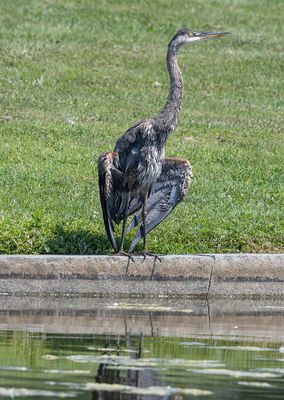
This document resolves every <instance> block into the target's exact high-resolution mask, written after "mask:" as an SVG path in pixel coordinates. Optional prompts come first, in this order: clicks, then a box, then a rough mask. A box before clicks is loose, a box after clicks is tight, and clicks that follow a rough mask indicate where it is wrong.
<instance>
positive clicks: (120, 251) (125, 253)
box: [116, 250, 134, 262]
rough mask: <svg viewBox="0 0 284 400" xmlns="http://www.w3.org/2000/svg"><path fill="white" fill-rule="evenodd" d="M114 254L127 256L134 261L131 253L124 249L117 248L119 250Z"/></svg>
mask: <svg viewBox="0 0 284 400" xmlns="http://www.w3.org/2000/svg"><path fill="white" fill-rule="evenodd" d="M116 256H124V257H128V261H130V260H131V261H132V262H134V258H133V257H132V255H131V254H130V253H127V252H126V251H123V250H119V251H118V252H117V253H116Z"/></svg>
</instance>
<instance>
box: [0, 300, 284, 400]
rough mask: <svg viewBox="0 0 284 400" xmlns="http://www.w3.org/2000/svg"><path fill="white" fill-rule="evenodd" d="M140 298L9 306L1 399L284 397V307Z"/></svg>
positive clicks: (1, 336)
mask: <svg viewBox="0 0 284 400" xmlns="http://www.w3.org/2000/svg"><path fill="white" fill-rule="evenodd" d="M89 305H90V304H89ZM111 306H112V307H111ZM138 306H139V305H136V306H133V305H132V306H131V307H130V306H129V305H128V306H127V307H124V306H123V304H122V303H112V304H97V305H96V306H94V307H93V306H92V307H93V308H92V309H89V310H87V304H86V307H85V308H84V307H83V306H82V304H81V305H80V307H81V308H78V303H77V306H76V304H71V303H70V304H69V305H68V306H67V305H66V302H65V303H64V307H63V308H64V309H62V307H59V308H57V309H56V308H52V307H51V308H50V309H48V310H47V309H41V310H39V309H35V308H33V309H32V308H31V309H29V310H28V309H27V308H25V309H24V310H20V309H17V310H15V309H14V310H13V309H12V306H11V307H9V310H4V309H3V308H2V310H1V311H0V327H1V329H2V330H0V397H1V398H21V397H24V398H26V399H27V398H33V399H35V398H50V399H52V398H54V399H55V398H77V399H101V400H103V399H113V400H115V399H131V400H132V399H133V400H135V399H137V400H138V399H141V400H142V399H175V400H181V399H192V398H204V399H205V398H208V399H216V400H217V399H230V400H232V399H248V400H252V399H283V398H284V343H283V334H282V330H283V320H284V319H283V318H284V308H281V307H282V306H281V305H279V304H278V305H277V306H275V307H276V308H274V309H272V308H271V307H272V306H271V305H270V308H267V307H266V306H265V305H263V304H255V308H254V309H252V307H250V309H249V310H247V308H238V309H239V312H238V313H236V312H235V311H232V310H233V308H234V307H233V308H232V305H230V307H229V308H227V311H226V312H225V313H222V312H221V310H220V308H219V307H217V305H216V304H215V307H216V308H215V310H216V311H214V312H212V311H211V312H210V307H208V304H206V307H205V308H203V307H202V306H200V304H199V305H198V306H196V304H190V302H189V303H188V304H183V305H181V306H180V308H178V307H177V306H175V307H174V308H173V305H171V306H169V305H167V306H165V309H164V310H163V309H162V306H161V305H156V306H155V307H154V308H153V305H151V306H149V309H148V308H147V305H145V304H144V305H143V307H141V310H139V307H138ZM238 307H239V305H238ZM277 307H278V308H277ZM15 308H17V307H15ZM83 308H84V310H83ZM113 308H115V310H113ZM213 308H214V305H211V310H212V309H213ZM189 310H191V312H189ZM257 310H258V311H257ZM268 310H269V311H268ZM149 319H150V322H149ZM102 322H103V323H102ZM79 328H81V331H80V329H79ZM91 330H92V332H91Z"/></svg>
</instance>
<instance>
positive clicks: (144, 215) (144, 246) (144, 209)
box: [142, 193, 162, 265]
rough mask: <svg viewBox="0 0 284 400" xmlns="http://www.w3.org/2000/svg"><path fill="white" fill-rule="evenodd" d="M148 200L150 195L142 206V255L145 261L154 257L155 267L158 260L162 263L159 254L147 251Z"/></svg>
mask: <svg viewBox="0 0 284 400" xmlns="http://www.w3.org/2000/svg"><path fill="white" fill-rule="evenodd" d="M147 198H148V193H146V195H145V196H144V202H143V206H142V227H143V251H142V254H143V256H144V260H145V258H146V256H152V257H154V258H155V261H154V265H155V264H156V260H159V261H160V262H162V260H161V258H160V257H159V255H158V254H155V253H151V252H150V251H148V250H147V234H146V217H147V211H146V203H147Z"/></svg>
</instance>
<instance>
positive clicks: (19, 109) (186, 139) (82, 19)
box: [0, 0, 284, 254]
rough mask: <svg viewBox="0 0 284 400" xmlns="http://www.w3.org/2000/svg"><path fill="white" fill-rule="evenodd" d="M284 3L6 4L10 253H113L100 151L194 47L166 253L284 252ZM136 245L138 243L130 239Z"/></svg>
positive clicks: (4, 210) (172, 143) (2, 98)
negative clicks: (193, 34) (199, 33)
mask: <svg viewBox="0 0 284 400" xmlns="http://www.w3.org/2000/svg"><path fill="white" fill-rule="evenodd" d="M283 14H284V2H283V0H273V1H271V0H251V1H248V0H234V1H231V0H223V1H221V0H214V1H210V2H204V1H202V0H194V1H184V0H175V1H167V0H159V1H152V0H145V1H142V0H141V1H136V2H133V1H126V0H124V1H122V0H120V1H117V0H113V1H108V0H105V1H103V0H96V1H94V0H82V1H77V0H61V1H60V0H59V1H57V0H45V1H44V0H21V1H18V0H13V1H10V2H9V1H4V0H0V253H61V254H102V253H110V252H111V247H110V245H109V243H108V241H107V239H106V235H105V231H104V226H103V221H102V214H101V210H100V203H99V195H98V183H97V159H98V156H99V154H100V153H102V152H107V151H111V150H112V149H113V147H114V143H115V141H116V139H117V137H118V136H120V135H121V134H122V133H123V132H124V131H125V130H126V129H127V128H129V127H130V126H131V125H132V124H134V123H135V122H136V121H137V120H139V119H141V118H143V117H147V116H151V115H153V114H156V113H157V112H158V111H159V110H160V109H161V108H162V107H163V105H164V102H165V100H166V97H167V94H168V74H167V70H166V63H165V56H166V50H167V44H168V42H169V40H170V39H171V37H172V36H173V35H174V34H175V32H176V31H177V30H178V29H179V28H181V27H191V28H193V29H195V30H225V31H230V32H232V34H231V35H230V36H228V37H225V38H222V39H215V40H210V41H209V40H208V41H206V42H201V43H197V44H193V45H191V46H185V47H184V48H183V49H182V50H181V53H180V57H179V64H180V68H181V70H182V73H183V77H184V86H185V95H184V102H183V110H182V113H181V120H180V124H179V126H178V128H177V130H176V132H175V133H174V134H173V135H172V136H171V137H170V139H169V141H168V144H167V147H166V155H167V156H177V157H183V158H188V159H189V160H191V162H192V165H193V171H194V181H193V183H192V186H191V188H190V191H189V193H188V195H187V197H186V199H185V201H184V202H183V203H182V204H180V205H179V206H178V207H177V208H176V209H175V211H174V212H173V213H172V214H171V215H170V216H169V217H168V219H167V220H166V221H165V222H164V223H162V224H161V225H160V226H159V227H158V228H157V229H155V231H153V232H152V233H151V234H150V235H149V249H151V250H152V251H155V252H158V253H203V252H281V251H283V247H284V246H283V243H284V235H283V203H284V178H283V164H284V163H283V158H284V139H283V97H284V96H283V94H284V93H283V92H284V90H283V82H284V79H283V37H284V29H283V26H284V24H283V19H282V18H283ZM128 243H129V242H128Z"/></svg>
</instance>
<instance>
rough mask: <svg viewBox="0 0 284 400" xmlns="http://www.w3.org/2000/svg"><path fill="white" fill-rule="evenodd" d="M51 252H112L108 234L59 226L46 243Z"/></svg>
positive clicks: (45, 248)
mask: <svg viewBox="0 0 284 400" xmlns="http://www.w3.org/2000/svg"><path fill="white" fill-rule="evenodd" d="M44 250H45V251H44V252H45V253H49V254H110V253H111V252H112V250H111V246H110V243H109V241H108V239H107V236H106V235H103V234H102V235H94V234H93V233H92V232H90V231H88V230H78V231H75V230H68V231H67V230H65V229H64V228H63V227H57V228H56V230H55V231H54V233H53V235H52V237H51V238H49V239H48V240H47V241H46V242H45V244H44Z"/></svg>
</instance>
